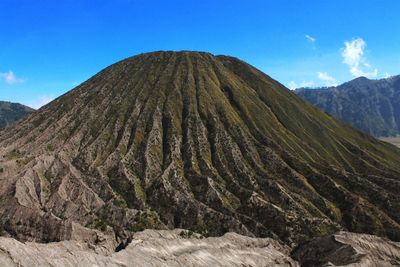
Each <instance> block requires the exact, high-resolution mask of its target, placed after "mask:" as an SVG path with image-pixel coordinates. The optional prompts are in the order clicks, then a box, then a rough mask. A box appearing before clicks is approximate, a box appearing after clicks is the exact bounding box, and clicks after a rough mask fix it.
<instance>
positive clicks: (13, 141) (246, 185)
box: [0, 51, 400, 251]
mask: <svg viewBox="0 0 400 267" xmlns="http://www.w3.org/2000/svg"><path fill="white" fill-rule="evenodd" d="M0 180H1V186H0V196H1V201H0V214H1V216H0V218H1V225H2V231H3V233H4V234H6V235H8V236H11V237H14V238H17V239H19V240H22V241H27V240H28V241H40V242H50V241H60V240H69V239H84V240H85V242H89V243H94V244H104V246H108V245H110V244H111V245H116V248H115V249H116V250H117V251H118V250H120V249H122V248H124V247H126V245H127V244H128V243H129V242H130V241H131V240H132V238H131V236H132V232H136V231H140V230H143V229H146V228H153V229H173V228H184V229H189V230H191V231H194V232H197V233H201V234H203V235H205V236H217V235H222V234H224V233H226V232H236V233H240V234H244V235H248V236H256V237H274V238H279V239H281V240H282V241H284V242H286V243H287V244H289V245H296V244H298V243H300V242H302V241H304V240H308V239H310V238H312V237H317V236H322V235H326V234H329V233H333V232H336V231H337V230H340V229H345V230H349V231H354V232H362V233H373V234H376V235H379V236H384V237H389V238H391V239H393V240H400V225H399V223H400V213H399V212H398V211H399V210H400V197H399V194H398V192H399V191H400V150H399V149H398V148H395V147H394V146H392V145H390V144H387V143H385V142H382V141H379V140H377V139H375V138H373V137H370V136H368V135H366V134H363V133H362V132H360V131H357V130H355V129H353V128H352V127H350V126H348V125H346V124H344V123H342V122H340V121H338V120H336V119H334V118H332V117H331V116H329V115H327V114H326V113H324V112H322V111H320V110H319V109H317V108H316V107H314V106H312V105H311V104H309V103H307V102H306V101H304V100H303V99H301V98H300V97H298V96H297V95H295V94H294V93H293V92H291V91H290V90H289V89H287V88H285V87H284V86H283V85H281V84H280V83H278V82H276V81H275V80H273V79H271V78H270V77H269V76H267V75H265V74H264V73H262V72H260V71H259V70H257V69H255V68H254V67H252V66H250V65H248V64H246V63H245V62H243V61H241V60H239V59H236V58H233V57H228V56H214V55H211V54H208V53H201V52H187V51H183V52H154V53H147V54H141V55H138V56H134V57H131V58H128V59H125V60H123V61H120V62H118V63H116V64H114V65H111V66H110V67H108V68H106V69H105V70H103V71H101V72H100V73H98V74H96V75H95V76H93V77H92V78H90V79H89V80H88V81H86V82H84V83H82V84H81V85H79V86H78V87H76V88H75V89H73V90H72V91H70V92H68V93H67V94H65V95H63V96H61V97H59V98H57V99H56V100H54V101H52V102H51V103H49V104H48V105H46V106H45V107H43V108H41V109H40V110H38V111H37V112H35V113H34V114H32V115H31V116H29V117H28V118H27V119H26V120H24V121H21V122H19V123H16V124H14V125H12V126H10V127H8V128H6V129H3V130H1V131H0ZM106 236H111V237H115V238H116V240H111V241H110V240H109V239H107V238H106ZM110 242H111V243H110ZM111 245H110V246H111Z"/></svg>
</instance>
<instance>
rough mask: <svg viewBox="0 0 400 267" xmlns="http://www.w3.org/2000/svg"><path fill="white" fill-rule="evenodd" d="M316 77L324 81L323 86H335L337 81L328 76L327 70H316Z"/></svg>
mask: <svg viewBox="0 0 400 267" xmlns="http://www.w3.org/2000/svg"><path fill="white" fill-rule="evenodd" d="M317 74H318V79H320V80H321V81H323V82H324V83H325V86H336V85H337V81H336V79H335V78H333V77H332V76H330V75H329V74H328V73H327V72H317Z"/></svg>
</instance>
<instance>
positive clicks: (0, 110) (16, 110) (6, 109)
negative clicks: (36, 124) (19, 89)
mask: <svg viewBox="0 0 400 267" xmlns="http://www.w3.org/2000/svg"><path fill="white" fill-rule="evenodd" d="M34 111H35V110H34V109H32V108H30V107H27V106H24V105H21V104H18V103H11V102H5V101H0V128H5V127H7V126H8V125H10V124H12V123H14V122H16V121H18V120H20V119H23V118H25V117H26V116H28V115H29V114H31V113H32V112H34Z"/></svg>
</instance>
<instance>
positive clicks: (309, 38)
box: [305, 34, 317, 43]
mask: <svg viewBox="0 0 400 267" xmlns="http://www.w3.org/2000/svg"><path fill="white" fill-rule="evenodd" d="M305 37H306V39H307V41H309V42H310V43H315V41H316V40H317V39H315V37H312V36H310V35H308V34H306V35H305Z"/></svg>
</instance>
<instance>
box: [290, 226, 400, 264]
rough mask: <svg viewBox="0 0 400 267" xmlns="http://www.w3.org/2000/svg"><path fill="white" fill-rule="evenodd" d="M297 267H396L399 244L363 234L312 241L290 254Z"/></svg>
mask: <svg viewBox="0 0 400 267" xmlns="http://www.w3.org/2000/svg"><path fill="white" fill-rule="evenodd" d="M292 257H293V258H294V259H297V260H298V261H299V262H300V263H301V266H304V267H318V266H352V267H384V266H400V243H399V242H392V241H388V240H386V239H383V238H380V237H377V236H373V235H366V234H356V233H349V232H339V233H337V234H335V235H331V236H326V237H320V238H316V239H314V240H311V241H309V242H307V243H305V244H303V245H301V246H299V247H298V248H297V249H295V250H294V251H293V252H292Z"/></svg>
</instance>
